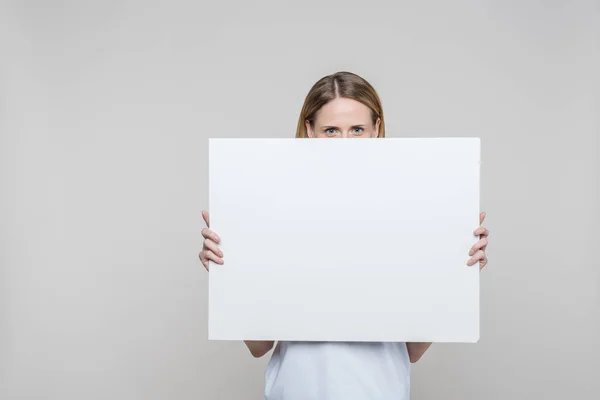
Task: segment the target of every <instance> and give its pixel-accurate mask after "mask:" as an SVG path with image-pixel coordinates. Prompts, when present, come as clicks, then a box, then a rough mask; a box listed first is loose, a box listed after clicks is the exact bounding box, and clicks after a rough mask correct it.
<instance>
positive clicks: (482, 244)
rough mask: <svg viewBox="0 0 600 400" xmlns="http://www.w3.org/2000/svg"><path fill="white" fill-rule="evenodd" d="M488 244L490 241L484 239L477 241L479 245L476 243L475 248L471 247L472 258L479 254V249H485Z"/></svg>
mask: <svg viewBox="0 0 600 400" xmlns="http://www.w3.org/2000/svg"><path fill="white" fill-rule="evenodd" d="M487 244H488V240H487V238H483V239H480V240H478V241H477V243H475V244H474V245H473V247H471V250H470V251H469V255H470V256H472V255H473V254H475V253H476V252H477V250H479V249H482V250H483V249H484V247H485V246H487Z"/></svg>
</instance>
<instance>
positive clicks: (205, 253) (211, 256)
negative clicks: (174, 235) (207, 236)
mask: <svg viewBox="0 0 600 400" xmlns="http://www.w3.org/2000/svg"><path fill="white" fill-rule="evenodd" d="M201 254H202V256H201V258H200V259H201V260H206V261H207V262H208V261H213V262H216V263H217V264H221V265H223V264H224V262H225V261H223V259H222V258H220V257H218V256H217V255H216V254H215V253H213V252H212V251H211V250H208V249H205V250H202V252H201Z"/></svg>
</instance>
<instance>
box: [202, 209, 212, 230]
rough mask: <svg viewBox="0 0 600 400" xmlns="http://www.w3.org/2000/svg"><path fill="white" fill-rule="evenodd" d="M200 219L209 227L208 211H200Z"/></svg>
mask: <svg viewBox="0 0 600 400" xmlns="http://www.w3.org/2000/svg"><path fill="white" fill-rule="evenodd" d="M202 218H204V222H205V223H206V226H207V227H209V226H210V217H209V215H208V211H205V210H202Z"/></svg>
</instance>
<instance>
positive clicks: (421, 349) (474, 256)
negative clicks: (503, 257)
mask: <svg viewBox="0 0 600 400" xmlns="http://www.w3.org/2000/svg"><path fill="white" fill-rule="evenodd" d="M484 220H485V213H480V214H479V223H480V224H482V223H483V221H484ZM473 234H474V235H476V236H479V238H480V240H479V241H478V242H477V243H475V245H474V246H473V247H472V248H471V250H470V251H469V256H471V259H469V261H468V262H467V265H469V266H470V265H474V264H475V263H476V262H477V261H479V267H480V269H483V268H484V267H485V266H486V264H487V255H486V253H485V250H486V247H487V244H488V240H487V237H488V235H489V231H488V230H487V229H486V228H484V227H483V226H481V225H480V226H479V228H477V229H476V230H475V231H474V232H473ZM431 345H432V343H429V342H408V343H406V349H407V350H408V358H409V359H410V362H411V363H416V362H417V361H419V360H420V359H421V357H423V354H425V352H426V351H427V349H428V348H429V347H430V346H431Z"/></svg>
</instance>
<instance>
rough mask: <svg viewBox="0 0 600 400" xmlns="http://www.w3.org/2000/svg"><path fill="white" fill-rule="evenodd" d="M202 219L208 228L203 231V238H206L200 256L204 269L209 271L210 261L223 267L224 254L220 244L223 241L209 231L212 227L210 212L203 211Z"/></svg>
mask: <svg viewBox="0 0 600 400" xmlns="http://www.w3.org/2000/svg"><path fill="white" fill-rule="evenodd" d="M202 218H204V222H206V228H204V229H202V236H203V237H204V244H203V246H202V251H201V252H200V254H199V255H198V257H200V261H201V262H202V265H204V268H206V270H207V271H208V261H209V260H211V261H214V262H216V263H217V264H221V265H223V263H224V261H223V252H222V251H221V249H219V245H218V243H219V242H220V241H221V239H220V238H219V235H217V234H216V233H215V232H213V231H211V230H210V229H208V228H209V227H210V223H209V217H208V212H206V211H202Z"/></svg>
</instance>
